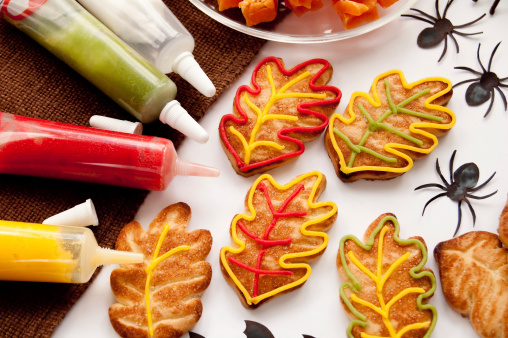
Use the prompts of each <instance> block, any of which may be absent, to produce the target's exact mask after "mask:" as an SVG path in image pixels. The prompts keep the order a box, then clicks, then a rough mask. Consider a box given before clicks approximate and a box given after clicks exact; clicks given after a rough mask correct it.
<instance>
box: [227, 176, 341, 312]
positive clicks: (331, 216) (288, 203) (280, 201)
mask: <svg viewBox="0 0 508 338" xmlns="http://www.w3.org/2000/svg"><path fill="white" fill-rule="evenodd" d="M325 186H326V179H325V176H324V175H323V174H322V173H320V172H318V171H312V172H309V173H306V174H303V175H300V176H298V177H296V178H294V179H293V180H291V181H290V182H289V183H287V184H286V185H280V184H278V183H277V182H275V180H274V179H273V177H271V176H270V175H268V174H265V175H262V176H260V177H259V178H258V179H257V180H256V182H255V183H254V184H253V185H252V187H251V189H250V190H249V192H248V193H247V196H246V199H245V208H246V210H247V211H248V213H247V214H239V215H236V216H235V217H234V218H233V220H232V222H231V228H230V234H231V238H232V240H233V242H234V246H233V247H223V248H222V249H221V252H220V260H221V271H222V274H223V276H224V278H225V279H226V281H227V282H228V284H229V285H230V286H231V287H232V288H233V289H234V290H235V291H236V293H237V295H238V297H239V299H240V301H241V302H242V305H243V306H244V307H246V308H248V309H255V308H257V307H258V306H260V305H261V304H263V303H264V302H266V301H269V300H271V299H273V298H274V297H277V296H279V295H281V294H284V293H288V292H290V291H294V290H295V289H296V288H299V287H301V286H302V285H303V284H304V283H305V282H306V281H307V279H308V278H309V277H310V274H311V267H310V265H309V262H310V261H311V260H313V259H315V258H317V257H319V256H320V255H322V254H323V252H324V250H325V249H326V246H327V245H328V235H327V234H326V233H325V232H324V231H326V230H328V229H329V228H330V227H331V226H332V225H333V223H334V222H335V220H336V218H337V206H336V205H335V203H333V202H329V201H325V202H317V200H318V198H319V196H320V195H321V193H322V191H323V190H324V188H325Z"/></svg>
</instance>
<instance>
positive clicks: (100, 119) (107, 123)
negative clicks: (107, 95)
mask: <svg viewBox="0 0 508 338" xmlns="http://www.w3.org/2000/svg"><path fill="white" fill-rule="evenodd" d="M90 126H92V127H93V128H98V129H104V130H111V131H119V132H122V133H129V134H139V135H141V133H142V132H143V124H141V122H130V121H125V120H117V119H114V118H111V117H106V116H100V115H94V116H92V117H91V118H90Z"/></svg>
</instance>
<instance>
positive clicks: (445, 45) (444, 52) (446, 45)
mask: <svg viewBox="0 0 508 338" xmlns="http://www.w3.org/2000/svg"><path fill="white" fill-rule="evenodd" d="M447 48H448V34H446V35H445V38H444V48H443V53H441V57H440V58H439V60H437V62H439V61H441V59H443V56H444V55H445V54H446V49H447Z"/></svg>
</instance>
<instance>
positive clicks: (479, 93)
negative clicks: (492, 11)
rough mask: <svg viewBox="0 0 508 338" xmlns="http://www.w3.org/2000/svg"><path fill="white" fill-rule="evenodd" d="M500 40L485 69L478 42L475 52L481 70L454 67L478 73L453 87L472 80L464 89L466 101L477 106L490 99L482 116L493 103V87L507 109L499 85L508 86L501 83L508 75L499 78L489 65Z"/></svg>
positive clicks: (504, 97) (488, 111)
mask: <svg viewBox="0 0 508 338" xmlns="http://www.w3.org/2000/svg"><path fill="white" fill-rule="evenodd" d="M500 44H501V42H499V43H498V44H497V45H496V47H495V48H494V50H493V51H492V54H491V55H490V61H489V67H488V68H487V69H485V67H483V64H482V61H481V60H480V45H481V44H478V52H477V58H478V63H479V64H480V67H482V71H483V73H482V72H477V71H475V70H473V69H471V68H468V67H455V69H462V70H467V71H468V72H471V73H473V74H476V75H479V76H480V77H478V78H475V79H470V80H465V81H462V82H459V83H457V84H455V85H454V86H453V87H456V86H458V85H461V84H463V83H467V82H473V83H472V84H470V85H469V87H468V88H467V90H466V102H467V104H468V105H470V106H479V105H481V104H482V103H485V102H486V101H487V100H488V99H490V105H489V108H488V109H487V112H486V113H485V115H483V117H485V116H487V115H488V114H489V113H490V110H491V109H492V104H493V103H494V93H495V92H494V89H496V90H497V91H498V93H499V94H500V95H501V98H502V99H503V102H504V110H505V111H506V109H507V103H506V96H505V95H504V93H503V92H502V91H501V88H500V87H504V88H508V85H507V84H503V83H501V82H502V81H506V80H508V77H505V78H502V79H500V78H499V77H498V76H497V75H496V74H495V73H493V72H491V71H490V66H491V65H492V58H493V57H494V54H495V53H496V50H497V48H498V47H499V45H500Z"/></svg>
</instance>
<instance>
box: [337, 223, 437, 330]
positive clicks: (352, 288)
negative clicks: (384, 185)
mask: <svg viewBox="0 0 508 338" xmlns="http://www.w3.org/2000/svg"><path fill="white" fill-rule="evenodd" d="M399 230H400V227H399V222H398V221H397V218H395V216H394V215H392V214H383V215H381V216H379V217H378V218H377V219H376V220H375V221H374V222H373V223H372V224H371V225H370V226H369V227H368V229H367V231H366V232H365V236H364V242H361V241H360V240H359V239H358V238H356V237H355V236H353V235H346V236H344V237H343V238H342V239H341V241H340V246H339V252H338V254H337V269H338V271H339V276H340V278H341V279H342V281H343V282H344V283H343V284H342V286H341V287H340V296H341V302H342V305H343V307H344V309H345V310H346V313H347V315H348V317H349V318H350V319H351V323H350V325H349V327H348V329H347V334H348V337H355V338H360V337H362V338H363V337H412V338H416V337H428V336H429V335H430V334H431V333H432V331H433V330H434V327H435V325H436V321H437V312H436V309H435V308H434V306H432V305H430V304H428V301H429V299H430V298H431V297H432V296H433V294H434V291H435V289H436V279H435V277H434V273H433V272H432V271H431V270H429V269H426V268H424V265H425V263H426V262H427V258H428V255H427V246H426V245H425V242H424V240H423V239H422V238H421V237H411V238H409V239H401V238H400V237H399Z"/></svg>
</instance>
